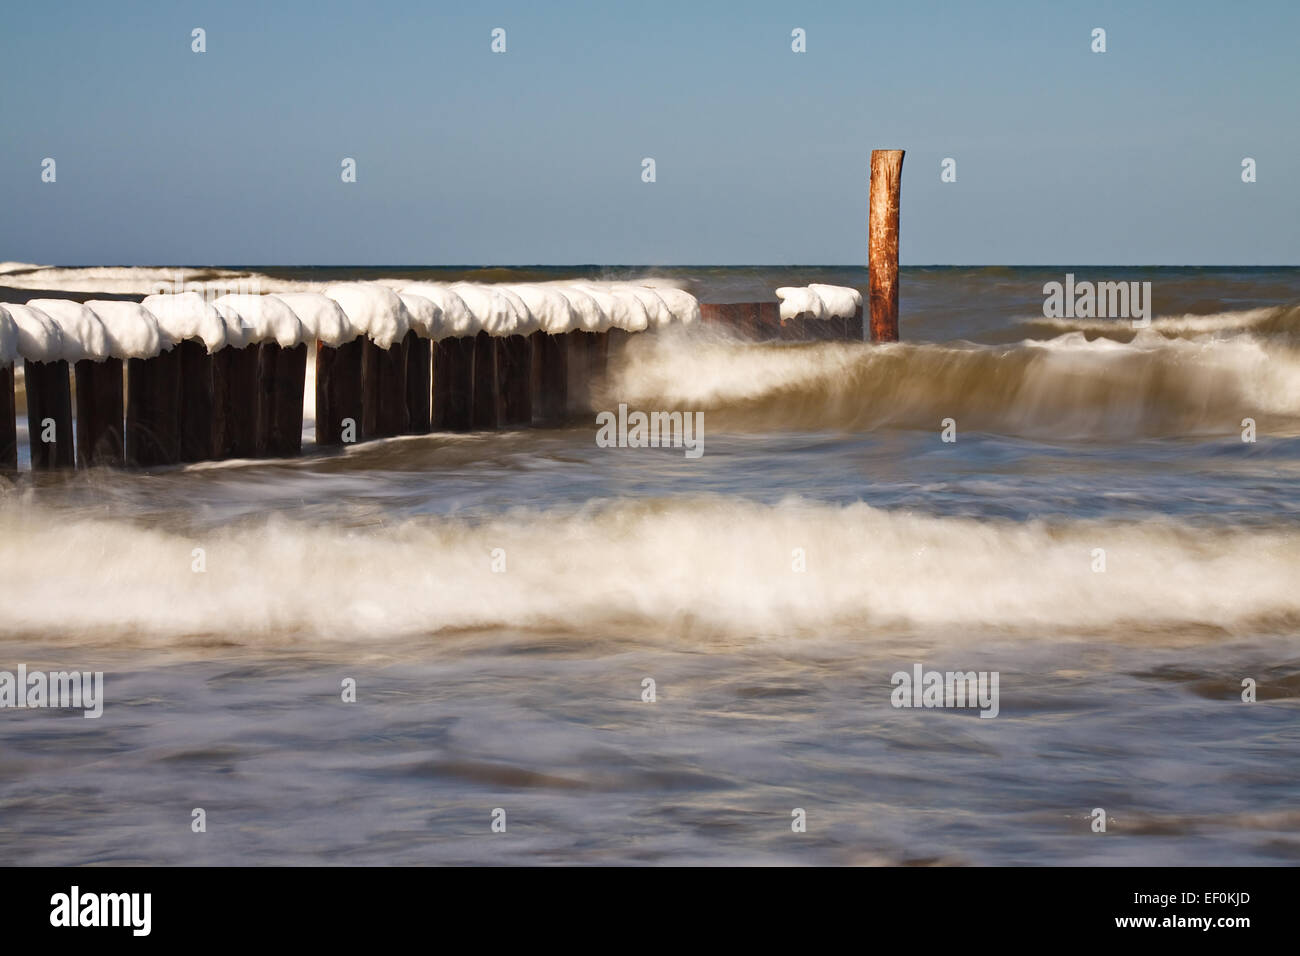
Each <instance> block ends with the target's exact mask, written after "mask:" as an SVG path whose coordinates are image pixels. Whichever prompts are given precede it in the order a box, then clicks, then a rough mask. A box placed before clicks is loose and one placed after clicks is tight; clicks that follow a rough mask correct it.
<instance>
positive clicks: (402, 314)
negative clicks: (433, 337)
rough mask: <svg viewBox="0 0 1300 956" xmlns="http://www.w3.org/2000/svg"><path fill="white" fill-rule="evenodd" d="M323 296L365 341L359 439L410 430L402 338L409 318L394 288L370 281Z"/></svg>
mask: <svg viewBox="0 0 1300 956" xmlns="http://www.w3.org/2000/svg"><path fill="white" fill-rule="evenodd" d="M325 295H326V296H328V297H329V298H331V299H333V300H334V301H335V302H337V303H338V304H339V306H340V307H341V308H342V309H343V312H344V314H345V315H346V316H347V319H348V322H349V323H350V326H351V331H353V332H355V333H356V334H357V335H360V336H362V338H363V340H362V343H361V417H362V420H361V422H360V426H361V435H362V437H364V438H381V437H389V436H392V435H400V434H402V433H404V432H405V431H406V428H407V423H408V417H407V408H406V375H405V358H404V355H403V351H402V340H403V339H404V338H405V337H406V333H407V332H408V331H410V329H411V314H410V312H409V310H408V309H407V308H406V305H405V304H404V303H403V301H402V298H401V296H400V295H399V294H398V293H397V292H395V291H394V290H393V289H391V288H389V287H387V286H384V285H379V284H378V283H371V282H344V283H339V284H338V285H332V286H330V287H329V288H327V289H326V290H325Z"/></svg>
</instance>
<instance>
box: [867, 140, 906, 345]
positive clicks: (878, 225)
mask: <svg viewBox="0 0 1300 956" xmlns="http://www.w3.org/2000/svg"><path fill="white" fill-rule="evenodd" d="M902 180H903V150H901V149H873V150H872V151H871V209H870V212H869V213H868V214H867V269H868V271H869V273H870V281H871V341H873V342H897V341H898V196H899V190H900V187H901V186H902Z"/></svg>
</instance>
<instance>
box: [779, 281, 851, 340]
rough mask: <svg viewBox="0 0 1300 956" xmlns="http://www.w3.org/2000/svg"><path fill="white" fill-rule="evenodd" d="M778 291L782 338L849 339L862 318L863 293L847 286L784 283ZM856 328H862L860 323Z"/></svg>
mask: <svg viewBox="0 0 1300 956" xmlns="http://www.w3.org/2000/svg"><path fill="white" fill-rule="evenodd" d="M776 294H777V297H778V298H779V299H780V300H781V308H780V321H781V338H783V339H798V340H804V339H811V340H836V339H846V338H850V337H851V332H850V329H852V328H853V327H854V326H853V324H852V323H853V321H854V318H855V317H857V318H858V321H859V323H860V321H861V315H862V293H860V292H858V290H857V289H853V288H850V287H848V286H838V285H823V284H820V283H815V282H814V283H812V284H811V285H807V286H802V287H798V286H783V287H782V288H779V289H777V290H776ZM857 328H858V329H859V330H860V329H861V325H860V324H859V325H858V326H857ZM858 338H859V339H860V338H861V333H860V332H859V335H858Z"/></svg>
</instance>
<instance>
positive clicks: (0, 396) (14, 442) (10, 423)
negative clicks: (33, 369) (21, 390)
mask: <svg viewBox="0 0 1300 956" xmlns="http://www.w3.org/2000/svg"><path fill="white" fill-rule="evenodd" d="M17 470H18V409H17V406H16V403H15V402H14V367H13V363H10V364H8V365H0V474H2V473H4V472H10V473H12V472H16V471H17Z"/></svg>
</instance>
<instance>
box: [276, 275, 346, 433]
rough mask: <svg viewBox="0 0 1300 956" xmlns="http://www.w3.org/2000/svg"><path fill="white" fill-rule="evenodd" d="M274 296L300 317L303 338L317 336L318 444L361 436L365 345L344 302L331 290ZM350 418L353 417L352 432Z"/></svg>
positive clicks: (314, 337) (309, 339)
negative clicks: (349, 425)
mask: <svg viewBox="0 0 1300 956" xmlns="http://www.w3.org/2000/svg"><path fill="white" fill-rule="evenodd" d="M276 298H278V299H279V300H280V301H281V302H283V303H284V304H285V305H287V306H288V307H289V308H290V309H292V310H293V313H294V315H296V316H297V317H298V322H299V324H300V325H301V327H302V335H303V338H304V340H305V341H304V344H305V343H306V342H309V341H315V342H316V444H317V445H341V444H343V442H344V439H345V438H347V439H350V440H351V441H359V440H360V438H361V419H362V414H361V347H362V346H361V339H360V338H358V335H359V333H358V331H357V329H355V328H353V326H352V322H351V320H350V319H349V318H348V315H347V313H346V312H344V311H343V307H342V306H340V305H339V303H338V302H336V301H335V300H333V299H331V298H330V297H329V296H326V295H321V294H320V293H317V292H287V293H284V292H282V293H280V294H278V295H277V296H276ZM303 375H304V376H305V375H306V363H305V360H304V366H303ZM299 404H300V405H301V402H300V403H299ZM286 421H287V410H286ZM348 421H351V422H352V428H351V431H350V432H349V431H348V426H347V424H346V423H347V422H348Z"/></svg>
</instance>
